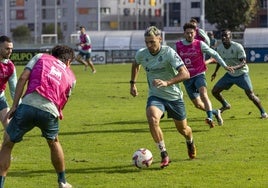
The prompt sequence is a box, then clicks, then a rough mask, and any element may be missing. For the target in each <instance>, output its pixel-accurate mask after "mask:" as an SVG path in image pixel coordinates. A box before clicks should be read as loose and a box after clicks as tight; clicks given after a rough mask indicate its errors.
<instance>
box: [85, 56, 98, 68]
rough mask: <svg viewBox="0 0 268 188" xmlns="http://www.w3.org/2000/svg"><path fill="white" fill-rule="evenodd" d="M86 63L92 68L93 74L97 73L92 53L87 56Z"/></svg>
mask: <svg viewBox="0 0 268 188" xmlns="http://www.w3.org/2000/svg"><path fill="white" fill-rule="evenodd" d="M86 61H87V64H88V65H89V67H90V68H91V71H92V73H96V69H95V67H94V64H93V63H92V61H91V53H88V54H86Z"/></svg>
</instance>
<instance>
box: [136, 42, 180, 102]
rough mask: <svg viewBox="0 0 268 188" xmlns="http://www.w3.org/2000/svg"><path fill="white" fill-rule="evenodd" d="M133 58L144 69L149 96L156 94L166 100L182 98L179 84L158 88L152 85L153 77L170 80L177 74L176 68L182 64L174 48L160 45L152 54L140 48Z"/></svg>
mask: <svg viewBox="0 0 268 188" xmlns="http://www.w3.org/2000/svg"><path fill="white" fill-rule="evenodd" d="M135 60H136V63H138V64H140V65H141V66H142V67H143V68H144V70H145V71H146V74H147V82H148V86H149V94H148V95H149V96H156V97H159V98H162V99H165V100H168V101H174V100H177V99H182V97H183V92H182V90H181V88H180V86H179V84H173V85H170V86H167V87H160V88H157V87H155V86H153V80H154V79H161V80H163V81H167V80H170V79H172V78H174V77H175V76H176V75H177V74H178V71H177V69H178V68H179V67H180V66H183V65H184V63H183V61H182V59H181V58H180V57H179V56H178V54H177V52H176V51H175V50H174V49H172V48H171V47H169V46H162V47H161V50H160V51H159V53H158V54H156V55H152V54H151V53H150V52H149V50H148V49H147V48H142V49H140V50H139V51H138V52H137V53H136V56H135Z"/></svg>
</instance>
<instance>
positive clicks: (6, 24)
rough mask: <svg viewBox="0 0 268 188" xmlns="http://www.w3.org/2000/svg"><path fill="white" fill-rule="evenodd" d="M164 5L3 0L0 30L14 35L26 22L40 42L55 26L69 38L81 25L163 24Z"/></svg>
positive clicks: (151, 1) (142, 0) (121, 0)
mask: <svg viewBox="0 0 268 188" xmlns="http://www.w3.org/2000/svg"><path fill="white" fill-rule="evenodd" d="M163 5H164V0H1V1H0V34H5V35H12V31H13V30H14V29H16V28H17V27H18V26H22V25H24V26H27V27H28V28H29V29H30V31H31V35H32V36H33V38H34V39H35V42H40V41H41V35H42V34H46V33H45V30H46V29H47V28H48V27H52V28H53V29H52V30H54V32H53V31H52V33H54V34H58V32H59V31H58V30H60V31H61V33H62V36H63V38H64V42H66V41H68V40H69V36H70V35H71V34H72V33H76V32H77V29H78V28H79V26H80V25H84V26H85V27H86V28H87V29H88V30H94V31H100V30H140V29H142V30H143V29H145V28H146V27H148V26H150V25H156V26H158V27H160V28H162V27H163V25H162V24H163ZM50 33H51V32H50Z"/></svg>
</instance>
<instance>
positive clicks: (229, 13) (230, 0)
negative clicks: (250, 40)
mask: <svg viewBox="0 0 268 188" xmlns="http://www.w3.org/2000/svg"><path fill="white" fill-rule="evenodd" d="M205 2H206V4H205V12H206V19H207V20H208V22H209V23H211V24H216V28H217V29H219V30H222V29H227V28H228V29H230V30H232V31H242V30H244V28H245V27H246V26H247V25H248V24H250V23H251V21H252V20H253V19H254V17H255V15H256V13H257V11H258V8H259V6H258V1H256V0H205Z"/></svg>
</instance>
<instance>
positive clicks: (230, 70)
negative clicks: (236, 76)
mask: <svg viewBox="0 0 268 188" xmlns="http://www.w3.org/2000/svg"><path fill="white" fill-rule="evenodd" d="M225 70H227V71H229V72H230V73H234V72H235V69H234V68H233V67H230V66H227V67H225Z"/></svg>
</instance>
